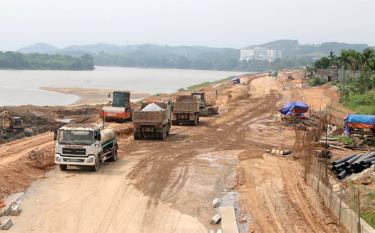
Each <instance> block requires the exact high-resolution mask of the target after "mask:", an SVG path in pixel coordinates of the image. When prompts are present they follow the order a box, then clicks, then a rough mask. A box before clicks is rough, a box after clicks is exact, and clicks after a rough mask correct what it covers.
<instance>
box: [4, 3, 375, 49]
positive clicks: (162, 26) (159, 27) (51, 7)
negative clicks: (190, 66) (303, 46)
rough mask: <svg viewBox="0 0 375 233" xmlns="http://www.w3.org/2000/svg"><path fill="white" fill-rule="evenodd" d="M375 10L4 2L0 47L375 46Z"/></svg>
mask: <svg viewBox="0 0 375 233" xmlns="http://www.w3.org/2000/svg"><path fill="white" fill-rule="evenodd" d="M374 10H375V0H1V1H0V50H14V49H18V48H20V47H23V46H26V45H30V44H32V43H36V42H46V43H50V44H53V45H55V46H58V47H63V46H67V45H72V44H88V43H98V42H105V43H115V44H126V43H127V42H128V43H129V44H139V43H157V44H169V45H208V46H215V47H235V48H241V47H245V46H248V45H252V44H257V43H263V42H267V41H271V40H275V39H298V40H299V41H300V42H302V43H319V42H325V41H340V42H356V43H358V42H361V43H368V44H370V45H375V16H374Z"/></svg>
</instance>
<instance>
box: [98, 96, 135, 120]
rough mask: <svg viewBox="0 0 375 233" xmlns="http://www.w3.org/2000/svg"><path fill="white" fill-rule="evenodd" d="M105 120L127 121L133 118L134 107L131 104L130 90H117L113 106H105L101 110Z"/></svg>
mask: <svg viewBox="0 0 375 233" xmlns="http://www.w3.org/2000/svg"><path fill="white" fill-rule="evenodd" d="M100 116H101V118H102V119H103V121H116V122H125V121H129V120H131V119H132V109H131V104H130V92H128V91H115V92H113V98H112V102H111V106H104V107H103V109H102V111H101V112H100Z"/></svg>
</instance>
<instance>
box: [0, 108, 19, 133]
mask: <svg viewBox="0 0 375 233" xmlns="http://www.w3.org/2000/svg"><path fill="white" fill-rule="evenodd" d="M0 120H1V122H0V123H1V132H2V133H3V134H5V133H20V132H22V131H23V130H24V126H23V120H22V118H21V117H19V116H11V115H10V113H9V112H8V111H3V112H1V113H0Z"/></svg>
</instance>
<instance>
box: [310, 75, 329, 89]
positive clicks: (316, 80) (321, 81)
mask: <svg viewBox="0 0 375 233" xmlns="http://www.w3.org/2000/svg"><path fill="white" fill-rule="evenodd" d="M325 83H326V81H325V80H324V79H322V78H319V77H313V78H311V79H310V80H309V85H310V86H312V87H316V86H321V85H323V84H325Z"/></svg>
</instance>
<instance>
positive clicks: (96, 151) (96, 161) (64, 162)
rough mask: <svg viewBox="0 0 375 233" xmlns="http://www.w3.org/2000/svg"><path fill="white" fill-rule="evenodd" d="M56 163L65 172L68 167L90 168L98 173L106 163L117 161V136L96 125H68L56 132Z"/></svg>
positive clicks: (111, 131)
mask: <svg viewBox="0 0 375 233" xmlns="http://www.w3.org/2000/svg"><path fill="white" fill-rule="evenodd" d="M54 139H55V142H56V143H55V163H56V164H58V165H59V166H60V170H61V171H65V170H67V168H68V165H74V166H86V167H87V166H88V167H90V168H91V170H92V171H98V170H99V168H100V164H101V163H103V162H105V161H116V160H117V149H118V145H117V134H116V132H115V131H114V130H113V129H111V128H104V127H103V126H99V125H94V124H67V125H65V126H62V127H61V128H60V129H58V130H56V131H55V135H54Z"/></svg>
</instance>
